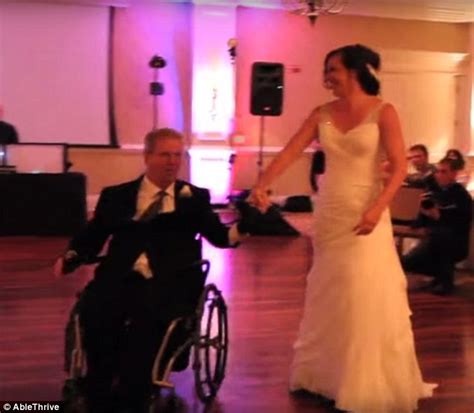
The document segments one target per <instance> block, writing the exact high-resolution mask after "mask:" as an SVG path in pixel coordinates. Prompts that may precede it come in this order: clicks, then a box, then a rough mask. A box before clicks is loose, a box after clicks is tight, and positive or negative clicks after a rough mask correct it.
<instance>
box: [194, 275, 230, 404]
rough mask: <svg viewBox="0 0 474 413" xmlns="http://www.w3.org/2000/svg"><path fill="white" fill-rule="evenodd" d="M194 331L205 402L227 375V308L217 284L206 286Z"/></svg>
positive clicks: (196, 366)
mask: <svg viewBox="0 0 474 413" xmlns="http://www.w3.org/2000/svg"><path fill="white" fill-rule="evenodd" d="M196 317H197V318H196V320H197V328H196V330H195V332H194V344H193V345H194V362H193V370H194V378H195V387H196V393H197V395H198V397H199V399H200V400H201V401H203V402H209V401H211V400H213V399H214V397H215V396H216V394H217V392H218V390H219V387H220V386H221V384H222V382H223V380H224V377H225V368H226V364H227V349H228V328H227V307H226V304H225V301H224V298H223V296H222V294H221V292H220V291H219V290H218V289H217V287H216V286H215V285H214V284H209V285H207V286H206V287H205V289H204V292H203V294H202V296H201V299H200V301H199V305H198V308H197V313H196Z"/></svg>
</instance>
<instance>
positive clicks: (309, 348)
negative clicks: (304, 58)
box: [290, 105, 436, 413]
mask: <svg viewBox="0 0 474 413" xmlns="http://www.w3.org/2000/svg"><path fill="white" fill-rule="evenodd" d="M381 106H382V105H380V106H378V107H377V108H376V109H375V110H374V111H373V112H372V113H371V114H370V115H369V116H368V117H367V118H366V119H365V120H364V121H363V122H362V123H361V124H359V125H358V126H356V127H354V128H352V129H351V130H349V131H347V132H346V133H343V132H341V131H340V130H338V128H337V127H336V125H335V124H334V123H333V121H332V119H331V117H330V115H329V113H328V112H327V110H326V109H325V108H324V107H323V109H322V111H321V122H320V124H319V137H320V143H321V146H322V148H323V149H324V151H325V154H326V170H325V174H324V175H323V176H322V179H321V181H320V187H319V192H318V195H317V196H316V198H315V202H314V203H315V211H314V223H315V228H314V244H313V247H314V261H313V267H312V269H311V271H310V272H309V274H308V277H307V287H306V296H305V305H304V314H303V319H302V321H301V324H300V330H299V335H298V338H297V340H296V343H295V345H294V350H295V355H294V360H293V363H292V367H291V375H290V390H299V389H305V390H309V391H311V392H314V393H318V394H321V395H323V396H326V397H328V398H330V399H333V400H335V402H336V407H337V408H339V409H342V410H346V411H350V412H356V413H411V412H413V411H414V410H416V408H417V402H418V399H419V398H422V397H429V396H431V394H432V390H433V388H434V387H436V385H432V384H426V383H423V380H422V376H421V373H420V369H419V366H418V362H417V358H416V354H415V347H414V340H413V333H412V328H411V322H410V314H411V311H410V308H409V306H408V299H407V292H406V288H407V283H406V278H405V275H404V273H403V271H402V268H401V266H400V262H399V259H398V256H397V253H396V250H395V246H394V241H393V235H392V226H391V222H390V216H389V211H388V210H386V211H385V212H384V213H383V215H382V217H381V219H380V221H379V223H378V224H377V226H376V227H375V229H374V231H373V232H372V233H371V234H370V235H365V236H360V235H359V236H357V235H355V233H354V231H353V228H354V226H355V225H356V224H357V223H358V221H359V219H360V218H361V215H362V213H363V212H364V211H365V210H366V209H367V207H368V206H369V205H370V204H371V202H372V200H373V199H374V198H375V197H377V195H378V193H379V192H380V191H381V188H382V180H381V159H382V152H383V151H382V148H381V142H380V137H379V129H378V125H377V120H378V114H379V112H380V108H381Z"/></svg>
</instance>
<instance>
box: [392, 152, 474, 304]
mask: <svg viewBox="0 0 474 413" xmlns="http://www.w3.org/2000/svg"><path fill="white" fill-rule="evenodd" d="M457 166H458V163H457V161H456V160H453V159H450V158H444V159H442V160H441V161H440V162H439V163H438V165H437V167H436V172H435V179H436V182H437V184H438V189H437V190H434V191H431V192H429V193H428V194H427V195H426V196H425V197H424V198H423V199H422V201H421V206H420V216H419V218H418V221H417V223H416V224H415V226H417V227H425V228H427V236H426V237H425V238H423V239H422V240H421V241H420V243H419V244H418V245H417V246H416V247H415V248H413V249H412V250H411V251H410V252H408V253H407V254H406V255H404V256H403V257H402V260H401V262H402V267H403V269H404V270H405V271H406V272H414V273H420V274H427V275H430V276H433V277H434V279H433V281H432V283H431V284H430V286H429V288H430V289H431V291H432V292H433V293H435V294H438V295H448V294H451V293H452V292H453V290H454V266H455V264H456V263H457V262H459V261H461V260H463V259H465V258H466V257H467V255H468V253H469V233H470V229H471V220H472V199H471V196H470V195H469V193H468V192H467V191H466V189H465V188H464V187H463V186H462V185H461V184H459V183H457V182H456V173H457V171H456V167H457Z"/></svg>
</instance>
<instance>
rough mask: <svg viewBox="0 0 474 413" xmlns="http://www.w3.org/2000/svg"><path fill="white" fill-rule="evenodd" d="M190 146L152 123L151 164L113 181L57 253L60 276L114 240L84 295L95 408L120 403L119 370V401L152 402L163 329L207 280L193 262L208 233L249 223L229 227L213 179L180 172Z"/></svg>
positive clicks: (233, 236)
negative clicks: (214, 204)
mask: <svg viewBox="0 0 474 413" xmlns="http://www.w3.org/2000/svg"><path fill="white" fill-rule="evenodd" d="M183 150H184V142H183V136H182V135H181V134H180V133H179V132H177V131H175V130H173V129H168V128H163V129H157V130H154V131H151V132H150V133H148V135H147V136H146V137H145V150H144V160H145V165H146V171H145V174H144V175H143V176H141V177H139V178H138V179H136V180H134V181H131V182H126V183H124V184H121V185H116V186H112V187H108V188H105V189H104V190H103V191H102V193H101V195H100V198H99V201H98V204H97V208H96V211H95V214H94V217H93V219H92V220H91V221H90V222H89V224H88V225H87V227H86V228H85V230H84V231H83V232H82V233H80V234H78V235H77V236H76V237H74V238H73V239H72V241H71V242H70V244H69V248H68V251H67V252H66V253H65V254H64V256H63V257H61V258H60V259H59V260H58V262H57V263H56V266H55V273H56V276H60V275H62V274H66V273H68V272H71V271H73V270H74V269H75V268H77V267H78V266H79V265H80V264H81V263H84V262H87V261H88V260H89V259H91V258H93V257H95V256H97V255H98V254H99V253H100V251H101V250H102V248H103V247H104V245H105V243H106V241H107V240H109V244H108V247H107V251H106V253H105V256H104V259H103V260H102V261H101V263H100V264H99V265H98V266H97V269H96V271H95V277H94V280H93V281H92V282H91V283H89V285H88V286H87V287H86V289H85V291H84V292H83V294H82V296H81V300H80V302H79V303H80V315H81V320H82V323H83V326H84V332H85V333H84V346H85V348H86V353H87V360H88V371H87V377H86V396H87V399H88V403H89V408H90V410H91V411H93V412H99V413H101V412H114V413H115V412H117V411H119V410H117V406H116V405H114V404H113V402H112V399H113V397H114V396H113V392H112V383H113V381H114V379H115V378H116V377H117V376H118V378H119V385H118V389H119V390H118V391H119V394H118V397H119V402H118V403H119V405H120V408H124V409H125V411H133V412H135V411H137V412H138V411H142V410H143V409H146V401H147V396H148V395H149V391H150V390H151V388H150V371H151V367H152V363H153V358H154V356H155V354H156V351H157V348H158V346H159V343H160V342H161V339H162V337H163V335H164V332H165V329H166V327H167V325H168V323H169V321H170V320H172V319H173V318H176V317H178V316H181V315H183V314H185V313H186V312H188V313H189V311H192V310H193V308H194V307H195V305H196V303H195V301H196V294H198V293H199V291H200V290H201V289H202V287H203V284H204V279H203V276H202V273H201V269H200V267H194V268H193V267H192V264H193V263H195V262H197V261H199V260H200V259H201V237H202V236H204V237H205V238H206V239H207V240H208V241H209V242H210V243H211V244H213V245H214V246H217V247H220V248H227V247H233V246H236V245H237V244H238V241H239V240H240V238H241V237H242V235H241V234H243V233H245V232H247V231H246V230H245V223H244V222H242V221H241V222H240V223H238V224H236V225H233V226H231V227H230V228H229V227H227V226H226V225H224V224H222V223H221V222H220V220H219V217H218V215H217V214H216V213H215V212H214V211H213V210H212V208H211V204H210V197H209V192H208V191H207V190H206V189H203V188H198V187H196V186H194V185H192V184H190V183H188V182H184V181H181V180H177V175H178V172H179V169H180V166H181V160H182V156H183ZM239 229H240V231H239ZM127 320H128V323H127V324H128V325H129V327H128V332H127V334H126V336H125V335H124V333H123V330H124V328H123V326H124V323H125V321H127ZM130 320H131V322H129V321H130ZM123 354H125V357H122V358H121V355H123ZM186 364H187V360H184V362H183V366H182V367H183V368H184V367H185V365H186ZM127 409H128V410H127Z"/></svg>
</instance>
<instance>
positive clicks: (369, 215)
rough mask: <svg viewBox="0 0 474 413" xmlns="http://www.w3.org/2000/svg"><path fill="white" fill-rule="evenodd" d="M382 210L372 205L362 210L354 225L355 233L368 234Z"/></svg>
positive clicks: (377, 220)
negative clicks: (362, 212) (358, 219)
mask: <svg viewBox="0 0 474 413" xmlns="http://www.w3.org/2000/svg"><path fill="white" fill-rule="evenodd" d="M381 215H382V211H381V210H380V208H377V207H372V208H369V209H368V210H367V211H365V212H364V214H363V215H362V217H361V219H360V221H359V223H358V224H357V225H356V226H355V227H354V232H355V233H356V235H368V234H370V233H371V232H372V231H373V230H374V228H375V226H376V225H377V223H378V222H379V220H380V216H381Z"/></svg>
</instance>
